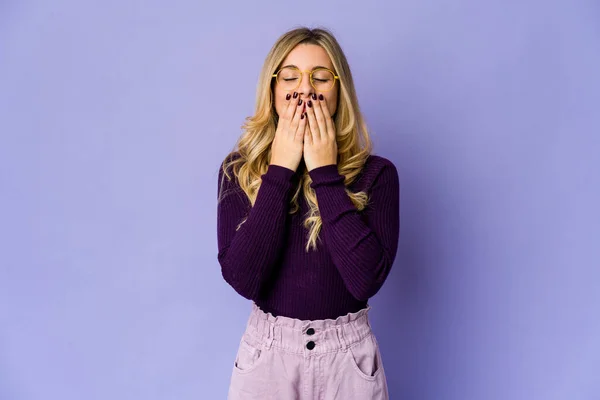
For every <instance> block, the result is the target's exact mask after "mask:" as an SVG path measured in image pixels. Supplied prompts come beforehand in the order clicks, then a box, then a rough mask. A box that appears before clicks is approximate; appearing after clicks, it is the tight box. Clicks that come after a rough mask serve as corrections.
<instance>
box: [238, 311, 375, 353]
mask: <svg viewBox="0 0 600 400" xmlns="http://www.w3.org/2000/svg"><path fill="white" fill-rule="evenodd" d="M370 309H371V306H369V305H367V306H366V307H365V308H363V309H361V310H359V311H357V312H354V313H348V314H346V315H342V316H339V317H338V318H336V319H321V320H312V321H311V320H300V319H295V318H289V317H284V316H281V315H279V316H277V317H274V316H273V315H272V314H271V313H265V312H264V311H263V310H261V309H260V307H259V306H258V305H256V303H254V302H252V312H251V313H250V317H249V318H248V323H247V325H246V332H245V334H247V335H250V336H251V337H252V338H253V339H254V340H256V341H258V342H260V343H262V344H263V345H264V346H265V347H267V348H271V346H273V347H276V348H278V349H281V350H285V351H287V352H290V353H297V354H304V355H306V356H311V355H317V354H323V353H330V352H337V351H346V350H347V349H348V347H350V346H351V345H353V344H354V343H356V342H360V341H361V340H362V339H364V338H365V337H366V336H369V335H371V334H372V331H371V324H370V322H369V310H370Z"/></svg>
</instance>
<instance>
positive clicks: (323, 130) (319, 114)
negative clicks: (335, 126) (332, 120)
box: [313, 95, 329, 139]
mask: <svg viewBox="0 0 600 400" xmlns="http://www.w3.org/2000/svg"><path fill="white" fill-rule="evenodd" d="M314 97H315V98H317V96H316V95H315V96H314ZM313 108H314V109H315V119H316V120H317V125H318V126H319V133H320V134H321V139H325V138H326V137H327V136H329V134H328V132H327V123H326V122H325V117H324V116H323V110H322V108H321V101H320V100H316V101H315V102H314V103H313Z"/></svg>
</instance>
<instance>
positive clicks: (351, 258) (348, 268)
mask: <svg viewBox="0 0 600 400" xmlns="http://www.w3.org/2000/svg"><path fill="white" fill-rule="evenodd" d="M233 157H239V153H237V152H235V153H233ZM301 170H302V167H301V168H298V171H297V172H294V171H293V170H291V169H288V168H285V167H282V166H278V165H269V167H268V169H267V172H266V173H265V174H264V175H262V182H261V186H260V188H259V190H258V194H257V197H256V201H255V204H254V207H251V205H250V202H249V200H248V198H247V197H246V195H245V193H244V192H243V191H242V190H241V188H240V187H239V185H238V184H237V181H236V180H235V177H233V180H232V181H229V180H228V179H227V177H225V176H224V175H223V170H222V168H220V169H219V182H218V191H219V193H221V190H223V194H222V196H223V198H222V200H221V201H220V202H219V203H218V206H217V237H218V251H219V252H218V260H219V263H220V265H221V272H222V274H223V278H224V279H225V281H227V283H229V285H231V286H232V287H233V289H235V291H236V292H238V293H239V294H240V295H242V296H243V297H245V298H247V299H250V300H253V301H254V302H255V303H256V304H257V305H258V306H259V307H260V308H261V309H262V310H263V311H265V312H270V313H272V314H273V315H274V316H278V315H282V316H286V317H290V318H298V319H301V320H315V319H327V318H331V319H335V318H337V317H338V316H341V315H345V314H347V313H350V312H356V311H358V310H360V309H361V308H363V307H365V306H366V305H367V302H368V299H369V298H371V297H372V296H373V295H375V294H376V293H377V292H378V291H379V289H380V288H381V286H382V285H383V283H384V281H385V279H386V278H387V276H388V273H389V272H390V268H391V267H392V264H393V262H394V259H395V257H396V251H397V249H398V235H399V228H400V213H399V211H400V210H399V202H400V195H399V194H400V193H399V179H398V172H397V170H396V167H395V166H394V164H393V163H392V162H391V161H389V160H388V159H386V158H384V157H381V156H376V155H370V156H369V158H368V160H367V162H366V164H365V166H364V168H363V170H362V172H361V174H360V175H359V177H358V178H357V179H356V180H355V181H354V182H353V183H352V184H351V185H350V186H349V189H350V190H351V191H353V192H359V191H362V190H366V191H367V193H368V194H369V196H370V201H369V203H368V205H367V206H366V208H365V209H364V210H362V211H358V210H357V209H356V207H355V206H354V204H353V203H352V201H351V200H350V198H349V197H348V195H347V194H346V192H345V191H344V177H343V176H342V175H340V174H339V173H338V169H337V165H335V164H332V165H326V166H322V167H318V168H314V169H313V170H311V171H309V175H310V177H311V178H312V183H311V186H312V188H314V190H315V193H316V196H317V202H318V207H319V212H320V215H321V218H322V221H323V225H322V227H321V231H320V233H319V237H320V238H321V240H317V250H316V251H315V250H313V249H312V248H311V249H310V250H309V252H308V253H307V252H305V246H306V243H307V233H308V228H304V226H303V221H304V218H305V214H306V212H307V211H309V208H308V204H307V202H306V200H305V198H304V196H303V195H302V192H300V195H299V204H300V211H299V212H296V213H295V214H293V215H292V214H289V210H290V200H291V196H292V195H293V193H294V189H295V188H296V187H297V185H298V184H299V182H300V179H299V178H300V176H301V175H300V174H301V173H300V171H301ZM230 175H232V174H231V173H230ZM232 176H233V175H232ZM223 178H225V179H224V181H223ZM221 182H223V184H221ZM246 216H247V217H248V219H247V220H246V222H245V223H244V224H242V226H241V227H240V229H239V230H238V231H236V227H237V225H238V224H239V223H240V222H241V221H242V220H243V218H244V217H246Z"/></svg>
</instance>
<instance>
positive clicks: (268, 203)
mask: <svg viewBox="0 0 600 400" xmlns="http://www.w3.org/2000/svg"><path fill="white" fill-rule="evenodd" d="M219 171H220V172H219V182H218V192H219V193H221V191H222V194H221V200H220V201H219V202H218V205H217V240H218V256H217V258H218V261H219V264H220V265H221V273H222V275H223V278H224V279H225V281H226V282H227V283H229V284H230V285H231V286H232V287H233V289H235V291H236V292H238V293H239V294H240V295H241V296H243V297H245V298H247V299H249V300H256V299H257V297H258V295H259V292H260V289H261V286H262V284H263V283H264V282H265V280H266V279H267V277H268V276H269V274H270V272H271V271H272V269H273V266H274V264H275V262H276V260H277V257H278V256H279V252H280V250H281V248H282V244H283V239H284V233H285V232H284V230H285V221H286V217H287V212H288V209H289V207H288V201H289V197H288V194H289V192H290V188H291V187H292V179H293V176H294V171H293V170H291V169H288V168H285V167H282V166H278V165H270V166H269V167H268V170H267V172H266V173H265V174H263V175H262V176H261V178H262V183H261V186H260V188H259V190H258V193H257V197H256V201H255V202H254V206H253V207H251V206H250V201H249V200H248V198H247V196H246V194H245V193H244V192H243V191H242V189H241V188H240V187H239V185H238V184H237V180H236V179H235V177H234V176H232V180H231V181H230V180H229V179H228V178H227V177H226V176H225V175H224V173H223V169H222V168H220V169H219ZM230 175H231V174H230ZM246 215H247V220H246V221H245V222H244V223H243V224H242V225H241V227H240V228H239V230H237V231H236V227H237V226H238V225H239V223H240V222H241V221H242V220H243V219H244V217H246Z"/></svg>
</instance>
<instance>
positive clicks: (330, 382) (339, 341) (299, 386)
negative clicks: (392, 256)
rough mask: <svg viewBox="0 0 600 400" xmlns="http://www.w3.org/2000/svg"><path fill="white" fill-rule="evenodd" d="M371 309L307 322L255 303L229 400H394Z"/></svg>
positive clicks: (236, 360) (234, 371) (239, 355)
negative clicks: (271, 311) (260, 306)
mask: <svg viewBox="0 0 600 400" xmlns="http://www.w3.org/2000/svg"><path fill="white" fill-rule="evenodd" d="M370 308H371V307H370V306H367V307H366V308H363V309H362V310H360V311H358V312H355V313H349V314H347V315H344V316H341V317H338V318H337V319H335V320H333V319H326V320H314V321H308V320H306V321H302V320H299V319H293V318H287V317H283V316H277V317H274V316H273V315H272V314H270V313H269V314H267V313H265V312H263V311H262V310H261V309H260V308H259V307H258V306H257V305H256V304H255V303H252V311H251V313H250V317H249V319H248V323H247V325H246V330H245V332H244V334H243V335H242V338H241V340H240V345H239V348H238V352H237V355H236V358H235V362H234V366H233V372H232V374H231V381H230V386H229V395H228V400H275V399H276V400H334V399H339V400H354V399H356V400H359V399H360V400H384V399H385V400H387V399H389V395H388V388H387V381H386V377H385V372H384V369H383V361H382V358H381V353H380V351H379V345H378V343H377V339H376V338H375V335H374V334H373V332H372V331H371V325H370V323H369V317H368V312H369V310H370Z"/></svg>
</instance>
